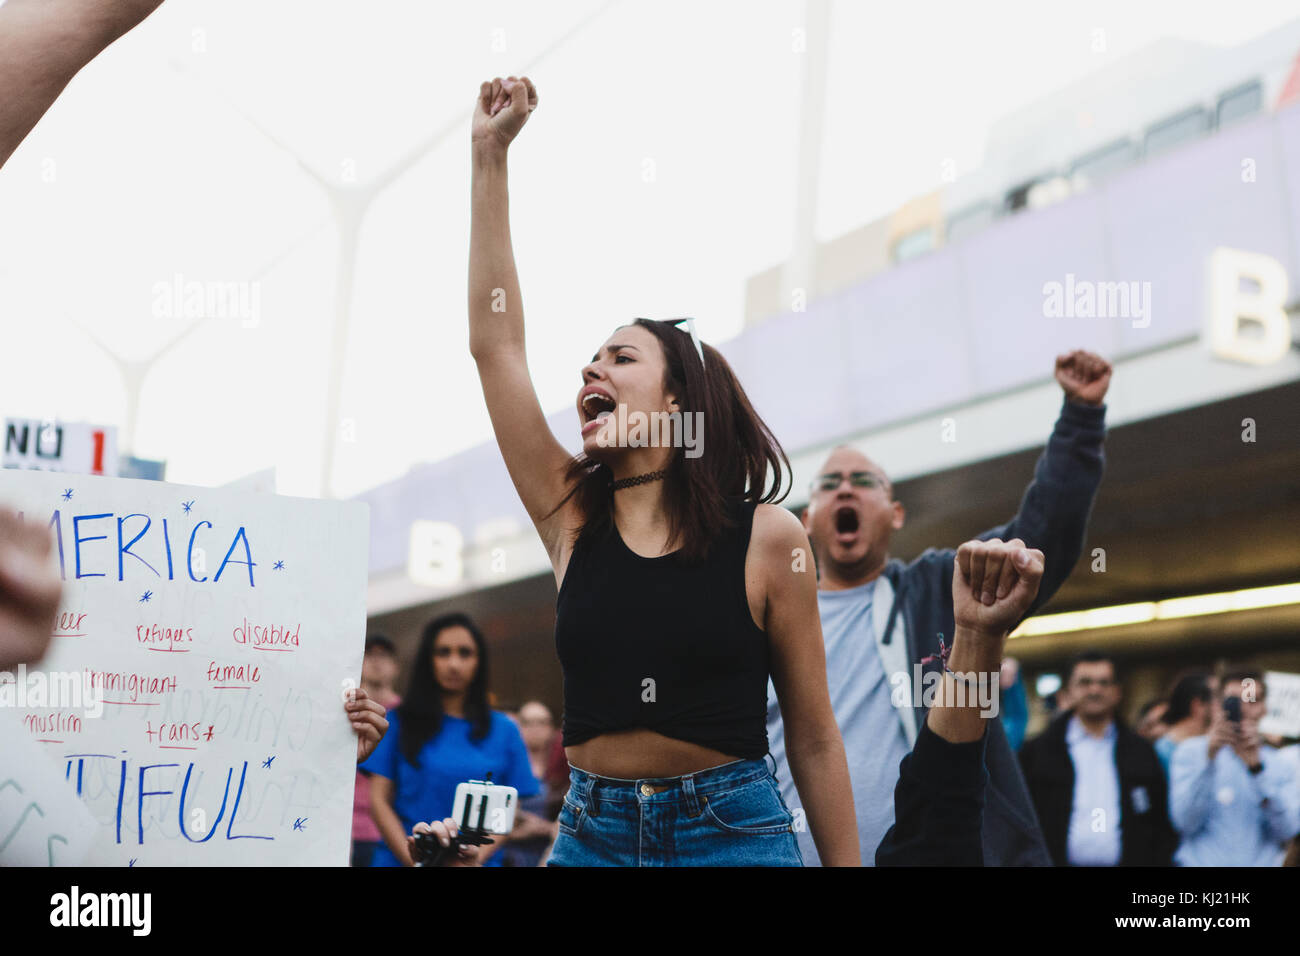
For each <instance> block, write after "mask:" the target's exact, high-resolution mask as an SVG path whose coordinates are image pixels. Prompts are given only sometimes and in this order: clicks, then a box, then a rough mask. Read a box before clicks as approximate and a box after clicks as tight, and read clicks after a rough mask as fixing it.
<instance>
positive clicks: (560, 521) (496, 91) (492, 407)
mask: <svg viewBox="0 0 1300 956" xmlns="http://www.w3.org/2000/svg"><path fill="white" fill-rule="evenodd" d="M536 106H537V91H536V89H535V88H534V87H533V84H532V82H531V81H530V80H529V79H528V78H527V77H521V78H518V79H516V78H515V77H507V78H506V79H505V80H502V79H500V78H498V79H495V80H493V81H492V82H491V83H484V84H483V85H482V86H481V87H480V88H479V96H478V103H477V105H476V106H475V109H474V132H473V160H474V166H473V174H472V175H473V179H472V183H473V187H472V188H473V196H472V202H471V216H472V219H471V225H470V246H469V351H470V354H471V355H472V356H473V357H474V362H475V363H476V364H477V365H478V374H479V382H480V383H481V384H482V386H483V397H484V399H485V400H486V402H487V408H488V416H489V417H490V418H491V419H492V430H493V431H494V432H495V433H496V439H497V446H498V447H499V448H500V449H501V456H502V457H503V458H504V459H505V463H506V468H507V469H508V470H509V472H510V480H511V481H513V482H514V484H515V490H516V491H517V492H518V493H519V500H520V501H522V502H523V505H524V508H525V509H527V511H528V515H529V517H530V518H532V519H533V524H534V525H535V526H536V527H537V533H538V534H539V535H541V538H542V543H543V544H545V545H546V550H547V552H548V553H549V554H550V556H551V564H552V566H553V567H554V568H555V569H556V573H557V576H558V574H559V567H560V554H561V551H562V548H563V543H564V535H563V532H564V530H565V529H566V528H567V527H568V526H569V521H570V520H571V518H572V515H571V514H570V513H569V511H568V510H562V511H560V512H558V513H556V514H551V512H553V511H554V510H555V508H556V506H557V505H559V503H560V501H561V500H563V498H564V495H565V492H566V491H567V487H566V484H565V479H564V472H565V469H566V467H567V466H568V464H569V461H570V458H571V456H570V455H569V453H568V452H567V451H565V450H564V446H562V445H561V444H560V443H559V441H557V440H556V438H555V436H554V435H553V434H551V430H550V428H549V427H548V426H547V424H546V416H545V415H543V414H542V406H541V403H539V402H538V400H537V393H536V391H535V390H534V389H533V381H532V378H531V377H530V376H529V374H528V360H527V357H526V355H525V350H524V305H523V296H522V295H521V294H520V292H519V275H518V273H517V272H516V270H515V256H514V250H513V248H512V247H511V243H510V201H509V194H508V190H507V182H506V152H507V150H508V149H509V146H510V143H511V142H512V141H513V140H514V138H515V136H517V135H518V133H519V131H520V130H521V129H523V126H524V123H525V122H527V120H528V115H529V113H530V111H532V110H533V109H535V108H536Z"/></svg>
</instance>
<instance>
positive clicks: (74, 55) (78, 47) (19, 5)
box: [0, 0, 162, 166]
mask: <svg viewBox="0 0 1300 956" xmlns="http://www.w3.org/2000/svg"><path fill="white" fill-rule="evenodd" d="M161 4H162V0H8V2H7V3H5V4H4V5H3V6H0V90H3V91H4V95H3V96H0V166H4V164H5V163H6V162H7V161H8V159H9V157H10V156H11V155H13V152H14V150H16V149H17V148H18V145H19V144H20V143H21V142H22V141H23V140H24V139H26V138H27V134H28V133H30V132H31V130H32V127H33V126H35V125H36V123H37V121H38V120H40V118H41V117H42V116H44V115H45V113H46V111H47V110H48V109H49V108H50V106H51V105H52V104H53V103H54V101H55V100H56V99H58V96H59V94H60V93H62V92H63V89H64V87H66V86H67V85H68V83H69V82H70V81H71V80H72V78H73V77H74V76H76V75H77V74H78V73H79V72H80V71H81V68H82V67H84V66H85V65H86V64H87V63H89V62H90V61H91V60H93V59H94V58H95V57H97V56H98V55H99V54H100V52H101V51H102V50H103V49H104V48H105V47H107V46H108V45H109V44H110V43H112V42H113V41H115V40H116V39H117V38H118V37H120V36H122V35H123V34H124V33H126V32H127V31H128V30H131V29H132V28H133V27H135V26H136V24H138V23H140V21H142V20H143V19H144V18H145V17H147V16H149V14H151V13H153V11H154V10H156V9H157V8H158V7H159V6H160V5H161Z"/></svg>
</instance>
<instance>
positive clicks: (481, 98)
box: [473, 76, 537, 151]
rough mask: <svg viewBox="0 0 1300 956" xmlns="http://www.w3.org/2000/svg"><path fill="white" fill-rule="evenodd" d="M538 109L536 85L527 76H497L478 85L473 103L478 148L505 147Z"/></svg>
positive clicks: (492, 148)
mask: <svg viewBox="0 0 1300 956" xmlns="http://www.w3.org/2000/svg"><path fill="white" fill-rule="evenodd" d="M535 109H537V88H536V87H535V86H533V81H532V80H530V79H528V77H526V76H519V77H515V76H508V77H506V78H505V79H504V80H503V79H501V77H499V76H498V77H497V78H496V79H494V80H493V81H492V82H491V83H484V84H483V85H482V86H480V87H479V91H478V102H477V103H476V104H475V106H474V125H473V142H474V148H475V149H484V150H492V151H495V150H501V151H504V150H505V149H506V148H507V147H508V146H509V145H510V143H511V142H512V141H513V140H514V138H515V137H516V136H518V135H519V131H520V130H521V129H523V128H524V123H526V122H528V115H529V114H530V113H531V112H532V111H533V110H535Z"/></svg>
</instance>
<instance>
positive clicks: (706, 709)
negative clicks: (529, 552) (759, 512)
mask: <svg viewBox="0 0 1300 956" xmlns="http://www.w3.org/2000/svg"><path fill="white" fill-rule="evenodd" d="M727 507H728V508H729V509H731V514H732V515H733V516H734V517H735V518H736V520H737V522H738V526H737V527H735V528H732V529H729V530H725V531H724V532H723V534H722V535H721V536H720V537H719V539H718V540H716V541H714V542H713V544H712V546H711V548H710V550H709V555H708V557H707V558H706V559H705V560H704V561H703V562H700V563H696V564H693V565H687V564H684V563H683V562H681V561H680V559H679V555H678V553H677V552H673V553H672V554H666V555H663V556H662V557H657V558H645V557H642V556H640V555H638V554H636V553H635V552H633V551H632V550H631V549H630V548H629V547H628V546H627V545H626V544H625V543H624V542H623V538H622V536H621V535H620V534H619V533H618V529H617V528H616V527H614V526H613V523H612V522H611V527H610V532H609V534H608V535H605V536H604V537H603V538H602V539H600V540H597V541H593V542H590V543H585V544H584V543H583V542H581V541H580V542H579V543H578V545H577V546H576V547H575V549H574V552H573V555H572V556H571V557H570V559H569V566H568V568H567V569H566V571H565V574H564V583H563V584H562V585H561V586H560V593H559V597H558V598H557V599H556V620H555V648H556V651H557V652H558V653H559V656H560V665H561V667H562V668H563V670H564V746H566V747H572V746H574V745H576V744H580V743H583V742H585V741H588V740H590V739H592V738H593V737H597V736H599V735H601V734H603V733H608V732H611V731H617V730H629V729H632V728H646V729H649V730H653V731H656V732H657V733H661V734H663V735H664V736H666V737H674V738H676V739H678V740H685V741H689V742H690V743H694V744H700V745H701V746H704V747H711V748H713V749H714V750H719V751H722V752H723V753H726V754H733V755H735V756H737V757H740V758H744V759H758V758H761V757H762V756H763V755H764V754H766V753H767V679H768V640H767V633H766V632H765V631H763V630H762V629H761V628H759V627H758V626H757V625H755V624H754V619H753V617H752V616H751V615H750V613H749V600H748V598H747V597H746V594H745V554H746V551H747V550H748V548H749V537H750V531H751V529H752V528H753V523H754V508H755V505H754V504H753V503H752V502H741V501H739V500H733V501H728V503H727Z"/></svg>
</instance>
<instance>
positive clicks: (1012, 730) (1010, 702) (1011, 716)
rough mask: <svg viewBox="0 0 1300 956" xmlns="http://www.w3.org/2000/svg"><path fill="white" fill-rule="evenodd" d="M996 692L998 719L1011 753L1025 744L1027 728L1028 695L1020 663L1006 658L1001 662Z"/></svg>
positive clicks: (1011, 658)
mask: <svg viewBox="0 0 1300 956" xmlns="http://www.w3.org/2000/svg"><path fill="white" fill-rule="evenodd" d="M998 692H999V695H1000V697H1001V706H1000V707H999V713H998V717H999V718H1000V719H1001V721H1002V729H1003V730H1004V731H1005V732H1006V735H1007V743H1008V744H1009V745H1010V747H1011V749H1012V750H1013V751H1016V750H1019V749H1020V745H1021V744H1022V743H1024V742H1025V729H1026V728H1027V727H1028V726H1029V695H1028V694H1027V693H1026V692H1025V683H1024V681H1022V680H1021V679H1020V662H1019V661H1018V660H1016V659H1015V658H1014V657H1008V658H1006V659H1005V660H1004V661H1003V662H1002V669H1001V671H1000V672H999V674H998Z"/></svg>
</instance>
